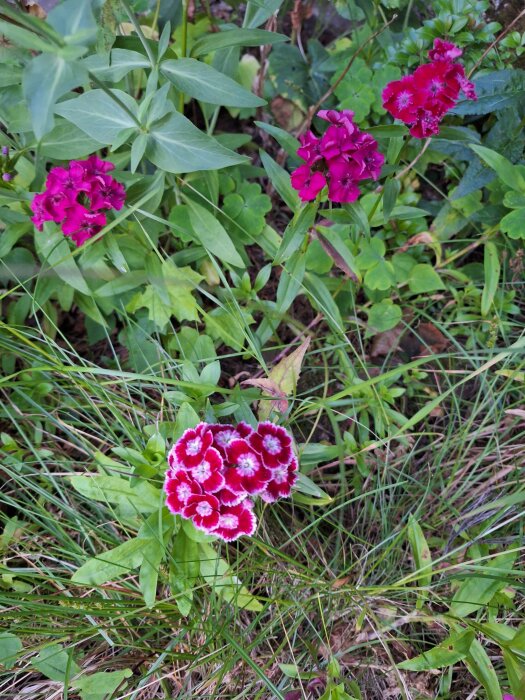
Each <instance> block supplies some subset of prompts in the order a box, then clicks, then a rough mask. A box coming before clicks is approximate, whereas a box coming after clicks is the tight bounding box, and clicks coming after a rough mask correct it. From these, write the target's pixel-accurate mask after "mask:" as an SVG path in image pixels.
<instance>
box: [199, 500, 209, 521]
mask: <svg viewBox="0 0 525 700" xmlns="http://www.w3.org/2000/svg"><path fill="white" fill-rule="evenodd" d="M212 512H213V508H212V507H211V506H210V504H209V503H206V501H204V502H203V503H199V505H198V506H197V513H198V514H199V515H201V516H202V517H203V518H205V517H206V516H208V515H211V514H212Z"/></svg>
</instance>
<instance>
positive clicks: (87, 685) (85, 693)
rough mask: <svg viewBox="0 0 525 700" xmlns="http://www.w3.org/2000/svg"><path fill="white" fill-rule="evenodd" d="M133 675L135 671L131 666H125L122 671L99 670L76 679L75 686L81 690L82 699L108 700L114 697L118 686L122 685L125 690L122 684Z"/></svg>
mask: <svg viewBox="0 0 525 700" xmlns="http://www.w3.org/2000/svg"><path fill="white" fill-rule="evenodd" d="M132 675H133V671H132V670H131V669H130V668H123V669H121V670H120V671H99V672H98V673H92V674H90V675H89V676H81V677H80V678H77V679H75V681H74V683H73V687H74V688H76V690H78V691H79V693H80V697H81V700H107V698H110V697H113V694H114V692H115V690H117V688H119V687H120V690H122V691H123V690H124V687H125V686H122V683H123V682H124V681H125V680H126V678H130V677H131V676H132ZM119 694H121V693H120V692H119Z"/></svg>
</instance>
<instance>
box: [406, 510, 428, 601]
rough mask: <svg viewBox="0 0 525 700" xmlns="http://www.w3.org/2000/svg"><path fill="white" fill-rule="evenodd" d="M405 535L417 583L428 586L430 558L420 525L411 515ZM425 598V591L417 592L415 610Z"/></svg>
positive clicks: (426, 595)
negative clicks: (416, 575)
mask: <svg viewBox="0 0 525 700" xmlns="http://www.w3.org/2000/svg"><path fill="white" fill-rule="evenodd" d="M407 534H408V541H409V543H410V549H411V550H412V556H413V558H414V564H415V566H416V573H417V574H418V582H419V584H420V586H430V582H431V581H432V558H431V556H430V549H429V547H428V544H427V541H426V538H425V535H424V533H423V530H422V529H421V525H420V524H419V523H418V521H417V520H416V519H415V518H414V516H413V515H410V518H409V520H408V526H407ZM427 597H428V594H427V592H426V591H424V590H423V591H418V599H417V603H416V608H418V609H421V608H422V607H423V602H424V601H425V600H426V599H427Z"/></svg>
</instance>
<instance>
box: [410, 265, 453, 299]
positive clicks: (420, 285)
mask: <svg viewBox="0 0 525 700" xmlns="http://www.w3.org/2000/svg"><path fill="white" fill-rule="evenodd" d="M408 287H409V289H410V291H411V292H412V293H413V294H424V293H425V292H435V291H436V290H438V289H445V285H444V284H443V282H442V281H441V277H440V276H439V275H438V273H437V272H436V271H435V270H434V268H433V267H432V265H428V264H427V263H421V264H419V265H414V267H413V268H412V270H411V271H410V277H409V280H408Z"/></svg>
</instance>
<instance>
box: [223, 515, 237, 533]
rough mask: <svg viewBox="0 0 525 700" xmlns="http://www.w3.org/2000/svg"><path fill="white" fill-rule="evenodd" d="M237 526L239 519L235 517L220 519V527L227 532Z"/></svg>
mask: <svg viewBox="0 0 525 700" xmlns="http://www.w3.org/2000/svg"><path fill="white" fill-rule="evenodd" d="M238 525H239V518H238V517H237V516H236V515H232V514H230V515H223V516H222V517H221V526H222V527H224V528H226V529H227V530H234V529H235V528H236V527H238Z"/></svg>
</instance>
